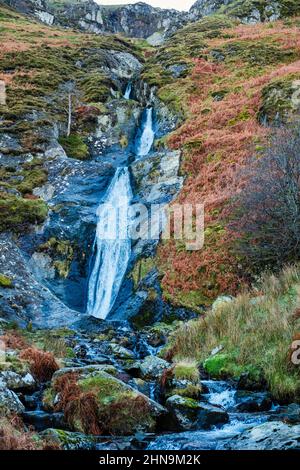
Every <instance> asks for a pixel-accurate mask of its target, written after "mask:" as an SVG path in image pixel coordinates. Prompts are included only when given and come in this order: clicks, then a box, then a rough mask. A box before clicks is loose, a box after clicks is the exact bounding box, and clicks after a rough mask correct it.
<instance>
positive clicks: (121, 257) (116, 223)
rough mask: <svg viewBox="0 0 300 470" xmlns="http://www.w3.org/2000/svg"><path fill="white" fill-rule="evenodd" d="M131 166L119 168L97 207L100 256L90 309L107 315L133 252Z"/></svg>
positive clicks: (93, 275) (91, 284) (92, 281)
mask: <svg viewBox="0 0 300 470" xmlns="http://www.w3.org/2000/svg"><path fill="white" fill-rule="evenodd" d="M131 199H132V191H131V185H130V176H129V170H128V168H127V167H125V168H118V169H117V171H116V174H115V176H114V178H113V180H112V182H111V184H110V186H109V188H108V190H107V192H106V197H105V203H104V204H103V203H101V204H100V206H99V207H98V210H97V220H98V221H97V229H96V237H95V244H94V246H95V250H96V257H95V262H94V266H93V269H92V272H91V275H90V280H89V286H88V305H87V313H88V314H90V315H92V316H94V317H96V318H101V319H105V318H106V317H107V315H108V314H109V312H110V310H111V308H112V307H113V304H114V302H115V300H116V297H117V295H118V293H119V290H120V287H121V284H122V281H123V277H124V275H125V272H126V269H127V265H128V262H129V258H130V254H131V241H130V238H129V234H128V228H129V219H128V209H129V207H130V202H131Z"/></svg>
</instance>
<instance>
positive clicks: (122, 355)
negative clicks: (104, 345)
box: [109, 343, 135, 359]
mask: <svg viewBox="0 0 300 470" xmlns="http://www.w3.org/2000/svg"><path fill="white" fill-rule="evenodd" d="M109 347H110V350H111V352H112V353H113V354H114V356H116V357H117V358H119V359H134V358H135V355H134V353H133V352H132V351H130V350H129V349H127V348H124V347H123V346H120V345H119V344H116V343H111V344H110V345H109Z"/></svg>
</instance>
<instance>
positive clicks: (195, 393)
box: [171, 384, 201, 400]
mask: <svg viewBox="0 0 300 470" xmlns="http://www.w3.org/2000/svg"><path fill="white" fill-rule="evenodd" d="M171 393H172V395H179V396H181V397H185V398H193V399H194V400H197V399H199V396H200V394H201V385H200V384H198V385H194V384H189V385H187V386H186V387H185V388H175V389H173V390H172V392H171Z"/></svg>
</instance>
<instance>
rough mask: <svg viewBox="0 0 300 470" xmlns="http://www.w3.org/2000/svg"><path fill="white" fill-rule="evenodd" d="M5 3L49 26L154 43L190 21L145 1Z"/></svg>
mask: <svg viewBox="0 0 300 470" xmlns="http://www.w3.org/2000/svg"><path fill="white" fill-rule="evenodd" d="M3 3H5V4H7V5H9V6H11V7H13V8H15V9H17V10H18V11H20V12H22V13H26V14H32V15H34V16H36V17H37V18H39V20H41V21H43V22H44V23H46V24H49V25H53V24H54V25H62V26H67V27H74V28H77V29H81V30H85V31H88V32H92V33H96V34H103V33H121V34H123V35H125V36H128V37H137V38H145V39H148V40H149V42H150V43H153V44H155V45H156V44H159V43H161V42H162V40H163V38H164V37H165V36H166V35H170V34H171V33H172V32H174V31H175V30H177V29H178V27H180V26H182V24H183V23H184V22H185V21H186V20H187V15H186V14H182V13H180V12H178V11H176V10H164V9H161V8H153V7H151V6H150V5H147V4H146V3H143V2H139V3H137V4H134V5H122V6H106V5H99V4H97V3H96V2H94V1H93V0H81V1H76V0H71V1H55V2H54V1H52V0H21V1H18V0H4V1H3Z"/></svg>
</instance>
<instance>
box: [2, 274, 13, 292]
mask: <svg viewBox="0 0 300 470" xmlns="http://www.w3.org/2000/svg"><path fill="white" fill-rule="evenodd" d="M0 287H3V288H4V289H9V288H11V287H13V282H12V280H11V279H10V277H8V276H6V275H5V274H0Z"/></svg>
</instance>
